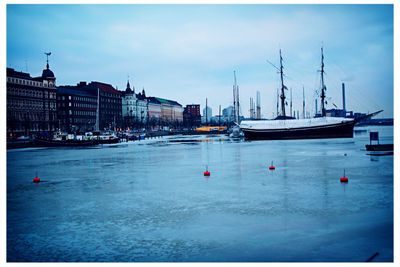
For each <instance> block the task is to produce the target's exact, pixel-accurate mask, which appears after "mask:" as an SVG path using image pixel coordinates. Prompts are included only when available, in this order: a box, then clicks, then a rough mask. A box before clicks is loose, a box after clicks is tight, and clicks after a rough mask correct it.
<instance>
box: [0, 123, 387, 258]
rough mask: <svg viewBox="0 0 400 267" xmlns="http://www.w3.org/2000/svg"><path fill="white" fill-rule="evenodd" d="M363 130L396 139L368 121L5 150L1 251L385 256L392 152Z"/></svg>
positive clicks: (21, 254)
mask: <svg viewBox="0 0 400 267" xmlns="http://www.w3.org/2000/svg"><path fill="white" fill-rule="evenodd" d="M371 129H375V130H376V129H377V130H379V132H380V138H381V143H391V142H393V127H375V128H371V127H369V128H358V130H362V131H357V132H356V134H355V137H354V138H353V139H326V140H292V141H256V142H237V141H232V140H229V139H227V138H226V137H223V136H222V137H205V136H202V137H193V136H192V137H176V136H175V137H167V138H163V139H153V140H145V141H140V142H138V141H136V142H134V143H128V144H119V145H110V146H103V147H102V148H82V149H78V148H75V149H73V148H48V149H43V148H36V149H17V150H9V151H7V260H8V261H13V262H14V261H24V262H42V261H51V262H54V261H57V262H76V261H84V262H92V261H96V262H97V261H105V262H110V261H117V262H126V261H129V262H133V261H135V262H136V261H138V262H147V261H152V262H159V261H161V262H165V261H168V262H170V261H184V262H193V261H200V262H210V261H211V262H220V261H223V262H232V261H234V262H243V261H246V262H258V261H265V262H271V261H272V262H275V261H283V262H293V261H324V262H330V261H335V262H336V261H340V262H342V261H345V262H353V261H355V262H363V261H365V260H366V259H368V258H369V257H370V256H371V255H373V254H374V253H375V252H379V255H378V257H376V258H375V259H374V260H375V261H383V262H386V261H393V156H371V155H367V152H366V151H365V146H364V145H365V144H367V143H369V135H368V131H369V130H371ZM364 130H366V131H364ZM185 140H186V141H185ZM199 141H201V142H199ZM272 160H273V161H274V165H275V166H276V170H275V171H269V170H268V166H269V165H270V163H271V161H272ZM206 165H208V169H209V171H210V172H211V176H210V177H209V178H206V177H204V176H203V171H205V168H206ZM344 168H345V169H346V175H347V176H348V177H349V183H348V184H341V183H340V182H339V178H340V177H341V176H342V175H343V169H344ZM36 172H37V173H38V175H39V177H40V178H41V179H42V181H43V182H41V183H40V184H33V183H32V178H33V177H34V176H35V173H36Z"/></svg>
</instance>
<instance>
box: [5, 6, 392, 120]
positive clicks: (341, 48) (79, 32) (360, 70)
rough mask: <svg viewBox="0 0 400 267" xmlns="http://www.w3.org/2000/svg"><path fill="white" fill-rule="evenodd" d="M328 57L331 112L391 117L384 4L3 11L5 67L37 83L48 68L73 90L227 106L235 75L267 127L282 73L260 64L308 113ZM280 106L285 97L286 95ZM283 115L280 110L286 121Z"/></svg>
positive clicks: (388, 16) (245, 100)
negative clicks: (132, 92)
mask: <svg viewBox="0 0 400 267" xmlns="http://www.w3.org/2000/svg"><path fill="white" fill-rule="evenodd" d="M321 45H323V47H324V52H325V70H326V86H327V95H328V108H333V107H334V105H333V104H335V105H336V106H338V107H339V108H341V107H342V100H341V99H342V98H341V83H342V82H343V81H344V82H345V83H346V100H347V101H346V108H347V110H354V111H358V112H373V111H376V110H379V109H384V110H385V111H384V113H383V115H381V116H380V117H392V116H393V7H392V5H8V6H7V67H12V68H15V69H16V70H18V71H28V72H29V73H31V75H32V76H39V75H40V74H41V71H42V69H43V68H44V67H45V64H46V57H45V55H44V52H52V54H51V56H50V68H51V69H52V70H53V71H54V73H55V75H56V78H57V84H58V85H75V84H76V83H78V82H79V81H88V82H90V81H101V82H105V83H110V84H112V85H113V86H114V87H118V89H119V90H122V89H125V88H126V82H127V79H128V76H129V77H130V83H131V85H133V86H134V87H135V88H136V90H141V89H142V88H143V87H144V88H145V90H146V94H147V95H150V96H157V97H163V98H167V99H172V100H176V101H178V102H179V103H181V104H182V105H183V106H185V105H187V104H191V103H195V104H201V105H202V108H204V106H205V99H206V97H207V98H208V103H209V105H210V106H211V108H212V109H213V115H215V114H217V113H218V106H219V105H221V106H222V108H225V107H227V106H229V105H232V101H233V100H232V85H233V71H234V70H236V72H237V80H238V84H239V87H240V101H241V105H242V106H241V112H242V114H243V115H245V116H249V115H248V114H249V98H250V97H253V98H254V99H255V97H256V92H257V91H260V93H261V112H262V116H263V117H264V118H272V116H273V113H275V114H274V115H276V90H277V88H279V75H278V74H277V71H276V69H275V68H274V67H273V66H271V65H270V64H269V63H268V62H267V60H269V61H271V62H272V63H273V64H275V65H279V49H282V55H283V58H284V72H285V75H286V78H285V84H286V86H287V87H288V88H292V91H293V107H294V110H299V111H300V114H301V110H302V87H303V86H304V88H305V93H306V110H307V111H309V112H311V113H314V112H315V107H314V106H315V105H314V99H315V98H316V97H317V93H316V90H319V86H320V79H319V73H318V72H317V70H318V69H319V68H320V61H321V54H320V48H321ZM287 93H288V94H287V95H288V97H289V100H290V93H289V92H287ZM288 111H289V106H287V112H288Z"/></svg>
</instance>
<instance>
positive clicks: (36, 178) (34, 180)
mask: <svg viewBox="0 0 400 267" xmlns="http://www.w3.org/2000/svg"><path fill="white" fill-rule="evenodd" d="M33 182H34V183H39V182H40V178H39V177H38V176H37V175H36V176H35V178H33Z"/></svg>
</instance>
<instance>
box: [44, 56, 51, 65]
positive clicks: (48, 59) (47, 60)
mask: <svg viewBox="0 0 400 267" xmlns="http://www.w3.org/2000/svg"><path fill="white" fill-rule="evenodd" d="M44 54H45V55H46V57H47V64H46V68H47V69H48V68H49V56H50V55H51V52H44Z"/></svg>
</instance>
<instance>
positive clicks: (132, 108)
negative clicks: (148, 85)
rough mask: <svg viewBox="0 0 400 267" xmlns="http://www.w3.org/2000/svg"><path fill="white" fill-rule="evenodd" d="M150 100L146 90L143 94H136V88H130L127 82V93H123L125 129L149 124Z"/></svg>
mask: <svg viewBox="0 0 400 267" xmlns="http://www.w3.org/2000/svg"><path fill="white" fill-rule="evenodd" d="M148 113H149V112H148V100H147V98H146V93H145V91H144V88H143V90H142V92H141V93H138V94H136V93H135V87H134V86H132V89H131V87H130V83H129V81H128V82H127V85H126V89H125V91H123V92H122V116H123V120H124V124H125V127H134V126H137V125H138V124H139V123H140V124H143V123H146V122H147V117H148Z"/></svg>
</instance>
